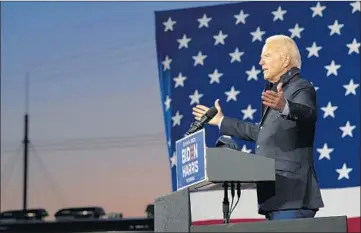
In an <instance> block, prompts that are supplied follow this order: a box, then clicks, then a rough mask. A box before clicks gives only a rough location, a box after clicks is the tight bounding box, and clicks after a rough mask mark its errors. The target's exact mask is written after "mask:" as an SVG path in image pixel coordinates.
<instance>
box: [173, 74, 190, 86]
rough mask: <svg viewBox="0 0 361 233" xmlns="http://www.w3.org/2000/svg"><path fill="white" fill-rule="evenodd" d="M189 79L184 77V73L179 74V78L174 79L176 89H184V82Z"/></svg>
mask: <svg viewBox="0 0 361 233" xmlns="http://www.w3.org/2000/svg"><path fill="white" fill-rule="evenodd" d="M186 79H187V77H185V76H183V75H182V73H179V74H178V77H175V78H173V80H174V81H175V85H174V88H177V87H179V86H181V87H184V80H186Z"/></svg>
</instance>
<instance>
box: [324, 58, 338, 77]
mask: <svg viewBox="0 0 361 233" xmlns="http://www.w3.org/2000/svg"><path fill="white" fill-rule="evenodd" d="M340 68H341V65H336V63H335V61H334V60H332V61H331V64H330V65H328V66H325V69H327V74H326V76H327V77H328V76H330V75H331V74H334V75H336V76H337V75H338V73H337V70H338V69H340Z"/></svg>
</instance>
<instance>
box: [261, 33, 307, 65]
mask: <svg viewBox="0 0 361 233" xmlns="http://www.w3.org/2000/svg"><path fill="white" fill-rule="evenodd" d="M273 41H277V42H279V43H280V44H281V45H282V47H283V48H284V49H285V50H286V51H285V52H286V53H288V54H289V55H290V56H291V65H292V66H295V67H297V68H299V69H301V65H302V61H301V55H300V51H299V49H298V47H297V44H296V42H295V41H294V40H293V39H292V38H291V37H289V36H286V35H274V36H270V37H268V38H267V39H266V44H267V43H269V42H273Z"/></svg>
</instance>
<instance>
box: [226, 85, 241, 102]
mask: <svg viewBox="0 0 361 233" xmlns="http://www.w3.org/2000/svg"><path fill="white" fill-rule="evenodd" d="M239 93H240V91H236V89H235V88H234V86H232V87H231V90H230V91H226V92H225V94H226V95H227V102H229V101H231V100H234V101H237V95H238V94H239Z"/></svg>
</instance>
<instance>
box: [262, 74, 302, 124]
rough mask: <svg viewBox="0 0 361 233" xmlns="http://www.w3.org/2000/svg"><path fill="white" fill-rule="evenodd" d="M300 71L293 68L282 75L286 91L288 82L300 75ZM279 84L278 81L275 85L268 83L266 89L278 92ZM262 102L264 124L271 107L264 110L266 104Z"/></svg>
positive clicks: (281, 79) (281, 80)
mask: <svg viewBox="0 0 361 233" xmlns="http://www.w3.org/2000/svg"><path fill="white" fill-rule="evenodd" d="M299 73H300V70H299V69H298V68H291V69H290V70H289V71H288V72H286V73H285V74H284V75H282V76H281V78H280V81H279V82H282V83H283V85H282V86H283V89H284V91H285V89H287V87H286V86H287V83H288V82H289V81H290V80H291V79H292V78H294V77H295V76H296V75H299ZM277 85H278V82H277V83H275V84H274V85H272V86H271V84H267V85H266V87H265V91H267V90H272V91H276V92H277ZM261 104H262V118H261V122H260V125H262V123H263V122H264V120H265V119H266V116H267V114H268V112H269V109H270V107H268V106H267V107H266V109H265V110H264V111H263V109H264V107H265V106H264V105H263V103H261Z"/></svg>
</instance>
